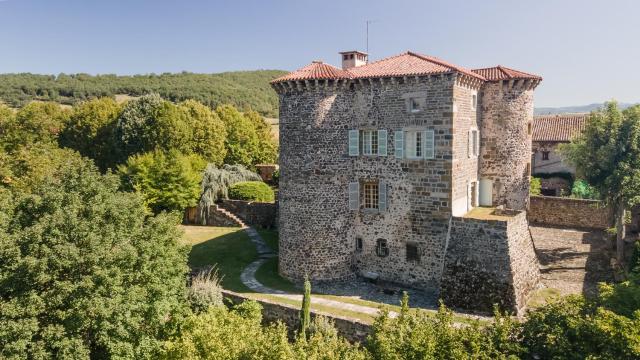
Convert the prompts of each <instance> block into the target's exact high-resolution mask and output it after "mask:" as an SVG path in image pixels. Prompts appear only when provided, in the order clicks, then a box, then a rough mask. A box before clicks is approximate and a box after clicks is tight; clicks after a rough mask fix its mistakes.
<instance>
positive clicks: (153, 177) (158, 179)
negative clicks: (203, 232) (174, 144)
mask: <svg viewBox="0 0 640 360" xmlns="http://www.w3.org/2000/svg"><path fill="white" fill-rule="evenodd" d="M204 166H205V162H204V160H202V159H201V158H200V157H198V156H196V155H182V154H181V153H179V152H178V151H177V150H172V151H169V152H168V153H164V152H161V151H154V152H150V153H146V154H141V155H134V156H132V157H130V158H129V159H128V160H127V163H126V164H125V165H121V166H120V167H119V168H118V172H119V173H120V176H121V178H122V182H123V187H124V188H125V189H128V190H135V191H138V192H140V193H141V194H142V197H143V198H144V199H145V202H146V203H147V205H148V206H149V208H150V209H151V210H152V211H153V212H154V213H159V212H160V211H163V210H166V211H183V210H184V209H185V208H187V207H189V206H195V205H196V204H197V203H198V198H199V196H200V182H201V180H202V170H203V169H204Z"/></svg>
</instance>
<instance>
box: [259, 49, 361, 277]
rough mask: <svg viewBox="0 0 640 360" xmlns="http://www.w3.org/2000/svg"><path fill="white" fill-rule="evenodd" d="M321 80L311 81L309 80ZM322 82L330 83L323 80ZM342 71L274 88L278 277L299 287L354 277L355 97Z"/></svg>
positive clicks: (317, 71)
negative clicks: (351, 145) (351, 153)
mask: <svg viewBox="0 0 640 360" xmlns="http://www.w3.org/2000/svg"><path fill="white" fill-rule="evenodd" d="M307 76H308V77H311V78H320V80H318V79H313V80H306V79H305V77H307ZM322 77H325V78H324V79H322ZM348 77H349V75H348V74H346V72H345V71H344V70H341V69H338V68H335V67H332V66H330V65H327V64H324V63H322V62H314V63H313V64H311V65H309V66H307V67H305V68H303V69H301V70H299V71H297V72H295V73H292V74H290V75H288V76H285V77H283V78H280V79H277V80H276V81H274V82H273V83H272V86H273V88H274V89H275V90H276V92H277V93H278V95H279V97H280V114H279V124H280V156H279V163H280V179H279V191H278V203H279V209H278V211H279V223H278V231H279V239H280V240H279V241H280V243H279V252H280V254H279V264H278V267H279V273H280V274H281V275H282V276H283V277H285V278H287V279H289V280H291V281H294V282H300V281H301V280H303V279H304V278H305V276H308V277H309V278H310V279H311V280H313V281H328V280H344V279H348V278H352V277H354V276H355V275H354V272H353V271H352V260H353V259H352V257H353V246H352V245H353V244H352V243H351V242H347V241H345V239H347V234H348V231H349V230H350V229H351V224H350V223H349V222H348V221H346V220H345V219H346V218H347V215H348V207H347V200H346V199H348V190H349V189H348V182H349V174H348V170H347V169H349V167H350V166H349V164H350V163H349V161H350V159H349V158H348V156H347V149H346V147H347V144H348V139H347V131H346V129H348V128H349V126H348V124H349V122H351V121H353V110H352V109H351V108H352V104H353V91H351V90H350V89H349V84H350V81H349V79H348Z"/></svg>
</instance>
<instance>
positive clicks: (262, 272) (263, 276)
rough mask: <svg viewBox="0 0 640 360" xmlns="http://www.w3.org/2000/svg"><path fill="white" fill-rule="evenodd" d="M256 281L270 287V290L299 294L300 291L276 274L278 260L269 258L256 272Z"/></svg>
mask: <svg viewBox="0 0 640 360" xmlns="http://www.w3.org/2000/svg"><path fill="white" fill-rule="evenodd" d="M256 280H258V281H259V282H260V283H261V284H262V285H264V286H267V287H270V288H272V289H277V290H283V291H286V292H290V293H294V294H301V293H302V292H301V291H300V289H298V288H296V287H295V285H293V284H292V283H291V282H289V281H288V280H286V279H283V278H282V277H281V276H280V274H278V258H277V257H276V258H271V259H269V260H267V262H265V263H264V264H262V266H260V267H259V268H258V271H256Z"/></svg>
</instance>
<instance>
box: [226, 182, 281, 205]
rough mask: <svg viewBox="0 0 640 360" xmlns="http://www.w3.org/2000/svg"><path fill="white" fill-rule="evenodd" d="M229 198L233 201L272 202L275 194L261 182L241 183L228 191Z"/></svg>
mask: <svg viewBox="0 0 640 360" xmlns="http://www.w3.org/2000/svg"><path fill="white" fill-rule="evenodd" d="M229 198H231V199H234V200H246V201H259V202H273V201H274V200H275V194H274V192H273V189H271V188H270V187H269V185H267V184H265V183H263V182H261V181H243V182H239V183H236V184H234V185H232V186H231V188H230V189H229Z"/></svg>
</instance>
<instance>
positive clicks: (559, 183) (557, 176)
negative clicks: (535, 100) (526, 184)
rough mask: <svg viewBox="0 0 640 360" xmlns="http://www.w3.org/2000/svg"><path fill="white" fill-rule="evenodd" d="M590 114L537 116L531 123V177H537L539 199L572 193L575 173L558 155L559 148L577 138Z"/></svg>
mask: <svg viewBox="0 0 640 360" xmlns="http://www.w3.org/2000/svg"><path fill="white" fill-rule="evenodd" d="M588 119H589V114H561V115H543V116H536V117H534V120H533V145H532V151H533V154H532V160H531V162H532V164H533V170H532V173H533V175H534V176H537V177H540V180H541V181H540V182H541V185H542V195H546V196H560V195H568V194H570V193H571V184H572V180H573V178H574V177H575V173H576V169H575V168H574V167H573V166H571V165H570V164H568V163H567V161H566V160H565V159H564V158H563V156H562V155H561V154H560V153H559V152H558V146H559V145H560V144H566V143H569V142H571V140H572V139H573V138H574V137H576V136H578V135H580V134H581V133H582V132H583V131H584V129H585V127H586V126H587V121H588Z"/></svg>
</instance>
